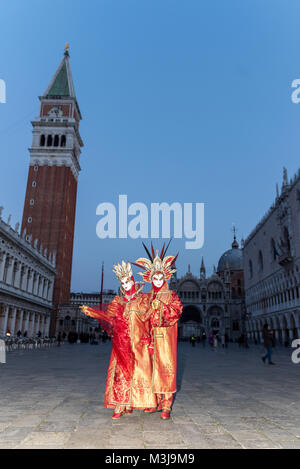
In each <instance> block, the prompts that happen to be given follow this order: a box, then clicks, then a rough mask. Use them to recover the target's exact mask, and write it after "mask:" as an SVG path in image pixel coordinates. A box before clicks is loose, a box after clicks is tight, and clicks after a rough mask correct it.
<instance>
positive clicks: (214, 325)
mask: <svg viewBox="0 0 300 469" xmlns="http://www.w3.org/2000/svg"><path fill="white" fill-rule="evenodd" d="M211 327H215V328H218V327H220V323H219V320H218V319H216V318H213V320H212V321H211Z"/></svg>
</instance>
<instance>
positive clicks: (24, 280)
mask: <svg viewBox="0 0 300 469" xmlns="http://www.w3.org/2000/svg"><path fill="white" fill-rule="evenodd" d="M27 275H28V267H27V266H24V275H23V279H22V285H21V290H24V291H25V290H26V285H27Z"/></svg>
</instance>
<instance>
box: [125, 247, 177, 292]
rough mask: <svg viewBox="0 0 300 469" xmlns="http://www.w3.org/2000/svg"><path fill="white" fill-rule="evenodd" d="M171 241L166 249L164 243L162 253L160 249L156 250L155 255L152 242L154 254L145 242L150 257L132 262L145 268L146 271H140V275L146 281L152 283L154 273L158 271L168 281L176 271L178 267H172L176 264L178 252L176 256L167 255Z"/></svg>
mask: <svg viewBox="0 0 300 469" xmlns="http://www.w3.org/2000/svg"><path fill="white" fill-rule="evenodd" d="M170 242H171V240H170V241H169V243H168V245H167V247H166V249H165V244H164V245H163V248H162V250H161V253H160V255H158V250H157V251H156V255H155V253H154V248H153V245H152V243H151V251H152V255H151V254H150V252H149V250H148V249H147V247H146V246H145V244H144V243H143V246H144V248H145V250H146V253H147V255H148V257H149V259H145V258H144V257H140V258H139V259H137V260H136V261H135V262H133V263H132V264H133V265H136V266H137V267H142V269H144V270H145V272H139V275H141V276H142V277H143V280H144V281H145V282H149V283H151V282H152V277H153V275H154V274H156V273H157V272H161V273H162V274H163V276H164V278H165V280H166V281H168V280H170V278H171V277H172V275H173V274H174V273H175V272H176V269H171V267H172V266H173V265H174V264H175V262H176V259H177V257H178V254H177V255H176V256H175V257H174V256H166V252H167V250H168V247H169V244H170Z"/></svg>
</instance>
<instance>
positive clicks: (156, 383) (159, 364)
mask: <svg viewBox="0 0 300 469" xmlns="http://www.w3.org/2000/svg"><path fill="white" fill-rule="evenodd" d="M144 247H145V249H146V252H147V254H148V257H149V259H145V258H139V259H137V260H136V262H135V265H138V266H140V267H142V268H143V269H144V271H145V272H140V275H142V277H143V280H144V281H145V282H149V283H152V290H151V292H150V293H144V294H143V297H144V296H147V298H148V308H149V311H150V312H151V319H150V321H151V331H150V335H151V339H152V340H151V343H150V345H149V348H150V349H151V348H153V372H152V373H153V374H152V391H153V392H154V393H155V394H156V395H157V403H158V405H157V407H150V408H148V409H145V412H148V413H152V412H156V411H160V410H162V413H161V418H162V419H169V418H170V413H171V408H172V402H173V394H174V393H175V392H176V370H177V321H178V319H179V318H180V315H181V313H182V304H181V301H180V299H179V297H178V296H177V294H176V293H175V292H174V291H172V290H169V287H168V280H170V278H171V276H172V274H173V273H175V272H176V269H172V268H171V267H172V266H173V265H174V264H175V261H176V259H177V256H178V255H177V256H176V257H174V256H165V254H166V252H167V249H168V246H167V248H166V249H165V245H164V246H163V248H162V251H161V253H160V255H158V251H156V256H155V254H154V249H153V246H152V244H151V248H152V256H151V254H150V252H149V250H148V249H147V248H146V246H145V245H144Z"/></svg>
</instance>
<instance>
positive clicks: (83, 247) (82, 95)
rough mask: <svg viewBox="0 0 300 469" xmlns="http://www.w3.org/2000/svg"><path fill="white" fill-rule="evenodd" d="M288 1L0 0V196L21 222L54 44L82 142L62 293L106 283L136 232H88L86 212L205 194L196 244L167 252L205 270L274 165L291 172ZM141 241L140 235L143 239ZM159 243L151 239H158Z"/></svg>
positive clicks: (277, 171)
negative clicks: (123, 201) (107, 235)
mask: <svg viewBox="0 0 300 469" xmlns="http://www.w3.org/2000/svg"><path fill="white" fill-rule="evenodd" d="M299 19H300V3H299V1H298V0H289V2H286V1H285V0H242V1H241V0H186V1H183V0H88V1H83V0H64V1H63V0H52V1H51V2H48V1H45V0H26V1H24V0H10V1H8V0H2V1H0V79H3V80H5V82H6V86H7V103H6V104H0V155H1V166H0V205H3V206H4V207H5V210H4V212H3V218H4V219H5V220H6V219H7V217H8V215H9V214H12V224H13V225H14V224H15V223H16V222H17V221H21V218H22V211H23V204H24V194H25V187H26V180H27V173H28V164H29V152H28V150H27V149H28V147H30V146H31V138H32V137H31V124H30V120H31V119H32V118H34V117H35V116H37V115H38V113H39V101H38V96H39V95H41V94H42V93H43V92H44V90H45V89H46V87H47V85H48V83H49V82H50V80H51V78H52V76H53V74H54V72H55V70H56V68H57V66H58V63H59V61H60V60H61V58H62V55H63V51H64V44H65V42H69V43H70V57H71V68H72V73H73V79H74V84H75V90H76V94H77V99H78V102H79V105H80V108H81V112H82V115H83V120H82V122H81V126H80V131H81V135H82V138H83V141H84V144H85V146H84V148H83V153H82V156H81V167H82V172H81V173H80V178H79V185H78V198H77V214H76V228H75V243H74V258H73V275H72V290H75V291H81V290H82V291H95V290H98V289H99V283H100V269H101V262H102V260H104V262H105V282H104V283H105V284H104V287H105V288H111V287H113V288H116V287H117V285H118V283H117V281H116V280H115V279H114V276H113V274H112V273H111V268H112V264H113V263H114V262H117V261H119V260H121V259H123V258H124V259H125V260H133V261H134V260H135V259H136V258H137V257H140V256H141V255H143V256H144V252H143V250H142V248H141V240H140V239H138V240H133V239H127V240H124V239H123V240H121V239H115V240H114V239H106V240H100V239H98V238H97V236H96V231H95V229H96V223H97V221H98V219H99V217H97V216H96V213H95V212H96V207H97V205H98V204H99V203H101V202H112V203H114V204H117V200H118V195H119V194H127V195H128V202H129V204H131V203H133V202H143V203H145V204H146V205H147V206H148V207H150V203H151V202H168V203H172V202H180V203H181V204H183V203H184V202H194V203H196V202H204V203H205V243H204V246H203V248H202V249H200V250H186V249H185V247H184V246H185V240H184V239H182V240H174V241H173V242H172V245H171V247H170V250H169V253H170V254H172V253H176V252H177V250H179V251H180V256H179V260H178V262H177V268H178V270H179V275H183V274H184V273H185V272H186V271H187V266H188V264H191V271H192V272H193V273H194V274H196V275H199V269H200V263H201V257H202V256H204V260H205V264H206V267H207V273H208V274H210V273H212V268H213V264H215V265H217V263H218V259H219V257H220V255H221V254H222V253H223V252H224V251H225V250H226V249H228V248H230V247H231V242H232V231H231V229H232V222H235V223H236V225H237V228H238V232H237V235H238V240H239V241H240V238H241V237H242V236H244V237H247V236H248V235H249V233H250V232H251V230H252V229H253V228H254V227H255V225H256V224H257V223H258V221H259V220H260V218H261V217H262V216H263V215H264V213H265V212H266V211H267V209H268V208H269V206H270V205H271V204H272V202H273V200H274V197H275V185H276V182H278V183H279V184H280V186H281V182H282V168H283V166H286V167H287V170H288V175H289V177H290V176H293V175H294V173H295V172H296V171H297V170H298V168H299V166H300V165H299V141H300V140H299V135H300V104H299V106H298V105H296V104H293V103H292V101H291V93H292V88H291V83H292V81H293V80H294V79H296V78H300V52H299V43H300V27H299ZM146 242H147V244H149V242H148V241H147V240H146ZM162 242H163V240H161V239H160V240H156V242H155V245H156V246H157V245H158V246H159V247H161V245H162Z"/></svg>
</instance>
